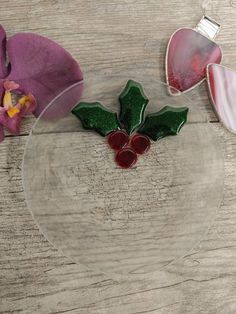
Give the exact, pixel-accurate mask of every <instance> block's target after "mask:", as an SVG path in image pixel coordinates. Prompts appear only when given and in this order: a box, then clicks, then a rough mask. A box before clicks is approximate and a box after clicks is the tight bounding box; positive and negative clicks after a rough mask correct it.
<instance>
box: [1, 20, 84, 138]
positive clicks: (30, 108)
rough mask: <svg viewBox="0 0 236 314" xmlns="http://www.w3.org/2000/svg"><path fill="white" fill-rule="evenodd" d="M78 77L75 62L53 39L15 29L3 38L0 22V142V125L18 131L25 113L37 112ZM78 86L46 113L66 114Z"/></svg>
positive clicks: (3, 32)
mask: <svg viewBox="0 0 236 314" xmlns="http://www.w3.org/2000/svg"><path fill="white" fill-rule="evenodd" d="M7 60H9V62H8V64H7V63H6V61H7ZM82 80H83V75H82V72H81V70H80V67H79V65H78V63H77V62H76V61H75V60H74V59H73V58H72V56H71V55H70V54H69V53H68V52H67V51H66V50H65V49H63V48H62V47H61V46H59V45H58V44H57V43H55V42H53V41H52V40H50V39H48V38H46V37H42V36H40V35H37V34H33V33H19V34H16V35H14V36H12V37H10V38H9V39H8V41H7V40H6V33H5V31H4V29H3V27H2V26H0V100H1V103H0V142H1V141H2V140H3V139H4V131H3V127H5V128H7V129H8V130H9V131H10V132H11V133H12V134H18V133H19V131H20V125H21V121H22V118H23V117H24V116H25V115H27V114H30V113H33V114H34V115H35V116H38V115H39V114H40V113H41V112H42V111H43V110H44V109H45V107H46V106H47V105H48V104H49V103H50V102H51V101H52V100H53V99H54V98H55V97H56V96H58V95H59V94H60V93H62V92H63V91H64V90H67V89H70V87H71V86H74V85H76V84H77V83H79V82H82ZM76 86H77V85H76ZM82 87H83V84H78V87H77V88H72V89H71V91H70V92H69V93H68V96H67V99H68V101H64V102H63V103H62V102H61V103H59V105H58V106H57V108H53V112H50V114H51V115H58V114H59V116H62V115H63V116H64V115H66V114H68V113H69V112H70V111H71V109H72V108H73V107H74V105H75V104H76V102H77V101H78V100H79V99H80V97H81V94H82ZM59 106H60V107H59Z"/></svg>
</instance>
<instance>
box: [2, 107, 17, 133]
mask: <svg viewBox="0 0 236 314" xmlns="http://www.w3.org/2000/svg"><path fill="white" fill-rule="evenodd" d="M21 120H22V117H21V115H20V113H18V114H15V115H14V116H13V117H12V118H10V117H9V115H8V113H7V111H6V110H5V109H4V108H0V124H2V125H3V126H4V127H5V128H7V129H8V130H9V131H10V132H11V133H12V134H14V135H18V134H19V133H20V126H21Z"/></svg>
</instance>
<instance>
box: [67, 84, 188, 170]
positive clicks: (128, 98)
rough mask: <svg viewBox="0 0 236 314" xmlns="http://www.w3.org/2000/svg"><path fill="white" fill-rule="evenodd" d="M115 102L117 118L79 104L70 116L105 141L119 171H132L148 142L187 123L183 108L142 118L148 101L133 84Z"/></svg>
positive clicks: (101, 108) (97, 105)
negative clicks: (124, 169)
mask: <svg viewBox="0 0 236 314" xmlns="http://www.w3.org/2000/svg"><path fill="white" fill-rule="evenodd" d="M157 101H158V100H157ZM119 102H120V113H119V115H118V114H117V113H115V112H112V111H110V110H108V109H107V108H106V107H104V106H103V105H102V104H101V103H99V102H94V103H86V102H80V103H79V104H78V105H77V106H76V107H75V108H74V109H73V110H72V113H73V114H74V115H75V116H76V117H77V118H78V119H79V120H80V121H81V123H82V125H83V128H84V129H87V130H94V131H96V132H97V133H99V134H100V135H102V136H104V137H107V142H108V144H109V146H110V147H111V148H112V149H113V150H114V151H115V153H116V155H115V161H116V163H117V164H118V165H119V166H120V167H121V168H126V169H127V168H131V167H133V166H134V165H135V164H136V162H137V160H138V156H139V155H142V154H145V153H147V152H148V151H149V149H150V147H151V140H152V141H158V140H160V139H162V138H164V137H166V136H170V135H177V134H179V132H180V130H181V129H182V127H183V125H184V124H185V123H186V122H187V115H188V108H187V107H181V108H175V107H170V106H165V107H164V108H163V109H161V110H160V111H158V112H156V113H152V114H148V115H146V116H145V109H146V107H147V105H148V103H149V99H148V98H147V96H146V95H145V93H144V90H143V88H142V86H141V84H139V83H138V82H135V81H133V80H129V81H128V83H127V85H126V87H125V88H124V90H123V92H122V93H121V94H120V97H119Z"/></svg>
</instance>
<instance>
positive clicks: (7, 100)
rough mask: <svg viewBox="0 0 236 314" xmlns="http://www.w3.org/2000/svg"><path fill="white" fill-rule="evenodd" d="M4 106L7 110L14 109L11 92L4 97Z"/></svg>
mask: <svg viewBox="0 0 236 314" xmlns="http://www.w3.org/2000/svg"><path fill="white" fill-rule="evenodd" d="M3 106H4V107H5V108H6V109H7V108H11V107H13V104H12V97H11V92H8V91H7V92H5V95H4V97H3Z"/></svg>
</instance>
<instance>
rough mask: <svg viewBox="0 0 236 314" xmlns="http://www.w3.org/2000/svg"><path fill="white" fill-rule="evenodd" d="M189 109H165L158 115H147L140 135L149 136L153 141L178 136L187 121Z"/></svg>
mask: <svg viewBox="0 0 236 314" xmlns="http://www.w3.org/2000/svg"><path fill="white" fill-rule="evenodd" d="M187 115H188V108H186V107H183V108H174V107H170V106H166V107H164V108H163V109H162V110H160V111H159V112H157V113H153V114H149V115H147V117H146V119H145V121H144V124H143V126H142V127H141V128H140V129H139V130H138V133H140V134H145V135H147V136H149V137H150V138H151V139H152V140H153V141H157V140H160V139H161V138H164V137H166V136H169V135H177V134H178V133H179V132H180V130H181V128H182V127H183V125H184V124H185V123H186V121H187Z"/></svg>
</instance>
